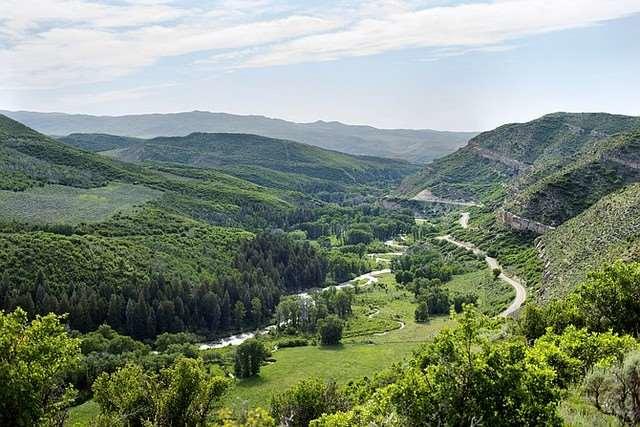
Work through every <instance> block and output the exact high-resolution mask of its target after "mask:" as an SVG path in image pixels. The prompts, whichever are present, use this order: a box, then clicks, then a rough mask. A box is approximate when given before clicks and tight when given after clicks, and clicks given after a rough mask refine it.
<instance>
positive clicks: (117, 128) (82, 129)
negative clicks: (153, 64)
mask: <svg viewBox="0 0 640 427" xmlns="http://www.w3.org/2000/svg"><path fill="white" fill-rule="evenodd" d="M0 113H1V114H5V115H7V116H9V117H11V118H13V119H15V120H18V121H20V122H22V123H25V124H26V125H28V126H30V127H32V128H33V129H36V130H38V131H40V132H42V133H45V134H47V135H59V136H62V135H69V134H72V133H102V134H112V135H127V136H132V137H138V138H154V137H158V136H185V135H189V134H191V133H193V132H207V133H237V134H253V135H263V136H266V137H269V138H276V139H285V140H291V141H298V142H301V143H304V144H309V145H313V146H316V147H321V148H325V149H329V150H337V151H340V152H344V153H349V154H356V155H369V156H378V157H388V158H394V159H404V160H408V161H410V162H414V163H424V162H426V161H429V160H432V159H435V158H437V157H441V156H443V155H446V154H449V153H451V152H453V151H454V150H455V149H456V148H458V147H461V146H462V145H464V144H465V143H466V142H467V141H468V140H469V139H470V138H471V137H473V136H475V135H476V134H477V133H476V132H446V131H436V130H431V129H416V130H413V129H377V128H374V127H371V126H357V125H347V124H344V123H340V122H335V121H331V122H327V121H321V120H318V121H316V122H313V123H294V122H288V121H285V120H280V119H272V118H269V117H264V116H255V115H252V116H241V115H235V114H226V113H212V112H208V111H191V112H182V113H169V114H137V115H126V116H91V115H87V114H64V113H38V112H30V111H0Z"/></svg>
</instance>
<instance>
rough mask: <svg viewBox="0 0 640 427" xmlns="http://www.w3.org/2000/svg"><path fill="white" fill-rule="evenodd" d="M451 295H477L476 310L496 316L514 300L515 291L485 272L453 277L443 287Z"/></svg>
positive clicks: (488, 272) (487, 271)
mask: <svg viewBox="0 0 640 427" xmlns="http://www.w3.org/2000/svg"><path fill="white" fill-rule="evenodd" d="M445 287H446V288H447V289H449V291H451V292H452V293H467V292H472V293H475V294H476V295H478V308H479V309H480V310H482V311H483V312H484V313H486V314H488V315H496V314H498V313H500V312H501V311H502V310H504V309H505V308H507V307H508V306H509V304H511V301H513V299H514V298H515V295H516V293H515V291H514V290H513V288H512V287H511V286H509V285H508V284H506V283H505V282H503V281H502V280H498V279H494V278H493V275H492V273H491V272H490V271H489V270H487V269H483V270H478V271H473V272H471V273H466V274H461V275H459V276H453V279H451V281H450V282H449V283H447V284H446V285H445Z"/></svg>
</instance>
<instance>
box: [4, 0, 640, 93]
mask: <svg viewBox="0 0 640 427" xmlns="http://www.w3.org/2000/svg"><path fill="white" fill-rule="evenodd" d="M301 3H302V4H305V3H306V5H304V6H301V5H300V3H296V2H283V1H275V0H219V1H217V2H215V3H202V4H198V5H193V4H191V5H190V6H188V7H187V6H184V4H183V3H180V2H172V1H154V0H144V1H133V0H129V1H125V2H120V3H118V4H115V3H113V2H111V3H100V2H98V1H97V0H95V1H90V0H37V1H36V0H3V1H2V2H1V3H0V64H2V66H1V67H0V81H1V82H2V83H1V85H2V86H4V87H13V88H19V87H22V88H43V87H47V88H50V87H60V86H65V85H75V84H83V83H93V82H102V81H110V80H114V79H117V78H119V77H122V76H126V75H129V74H131V73H133V72H136V71H139V70H141V69H144V68H145V67H149V66H151V65H154V64H156V63H157V62H158V61H159V60H161V59H163V58H171V57H178V56H181V55H189V54H194V53H203V52H204V53H207V54H209V55H210V58H209V59H208V60H206V59H205V60H202V59H199V60H197V61H194V66H206V65H204V64H209V65H210V64H217V66H218V67H222V68H226V69H234V68H251V67H267V66H274V65H285V64H292V63H300V62H313V61H327V60H334V59H339V58H345V57H352V56H363V55H371V54H378V53H383V52H388V51H394V50H400V49H407V48H433V49H434V54H433V57H437V56H438V55H439V56H440V57H442V56H447V55H449V56H451V55H459V54H464V53H467V52H469V51H478V50H483V49H484V50H487V49H489V50H491V49H494V50H495V49H499V48H501V46H510V45H512V43H511V42H512V41H513V40H515V39H518V38H521V37H524V36H527V35H531V34H538V33H544V32H550V31H558V30H563V29H569V28H578V27H583V26H588V25H594V24H597V23H599V22H602V21H605V20H609V19H616V18H621V17H624V16H627V15H629V14H632V13H638V12H640V1H638V0H495V1H487V2H484V3H469V4H463V5H458V6H433V4H434V2H433V1H417V0H409V1H406V0H405V1H403V0H370V1H348V0H343V1H339V2H338V3H337V5H334V6H332V7H329V6H326V4H324V3H323V5H319V4H317V3H311V2H301ZM309 3H311V4H309ZM436 4H440V2H437V3H436ZM430 5H431V6H430ZM321 6H322V7H321ZM442 49H445V50H442ZM446 49H450V50H449V51H448V50H446Z"/></svg>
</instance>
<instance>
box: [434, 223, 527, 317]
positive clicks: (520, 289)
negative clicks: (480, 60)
mask: <svg viewBox="0 0 640 427" xmlns="http://www.w3.org/2000/svg"><path fill="white" fill-rule="evenodd" d="M436 239H437V240H444V241H447V242H449V243H452V244H454V245H456V246H458V247H461V248H464V249H466V250H468V251H471V252H473V253H474V254H476V255H481V256H484V260H485V261H486V263H487V266H488V267H489V268H490V269H491V270H493V269H496V268H499V269H500V270H502V267H501V266H500V263H498V260H497V259H495V258H492V257H490V256H488V255H487V254H486V253H485V252H484V251H483V250H481V249H479V248H478V247H477V246H475V245H474V244H473V243H469V242H463V241H460V240H456V239H454V238H453V237H452V236H451V235H449V234H447V235H446V236H438V237H436ZM498 278H499V279H500V280H502V281H503V282H506V283H507V284H508V285H510V286H511V287H512V288H513V289H514V290H515V291H516V297H515V298H514V299H513V301H512V302H511V305H509V307H507V308H506V309H505V310H504V311H503V312H502V313H500V314H499V316H500V317H509V316H511V315H512V314H513V313H515V312H516V311H517V310H518V309H519V308H520V307H521V306H522V304H524V302H525V300H526V299H527V290H526V289H525V287H524V286H522V283H521V282H520V281H519V280H517V279H514V278H512V277H509V276H507V275H506V274H504V273H500V276H498Z"/></svg>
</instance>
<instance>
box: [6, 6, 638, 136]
mask: <svg viewBox="0 0 640 427" xmlns="http://www.w3.org/2000/svg"><path fill="white" fill-rule="evenodd" d="M639 14H640V2H638V1H633V0H616V1H601V0H571V1H566V2H554V1H548V0H503V1H498V0H496V1H477V0H469V1H464V2H461V1H452V0H375V1H342V0H333V1H329V2H323V4H322V5H313V6H309V4H308V2H303V1H292V0H289V1H284V2H283V1H280V2H276V1H272V0H222V1H216V2H213V3H210V2H203V1H199V0H190V1H186V2H185V1H183V2H176V1H171V0H162V1H151V0H149V1H144V2H134V1H129V0H123V1H118V2H114V1H110V0H108V1H107V0H104V1H102V0H100V1H99V0H96V1H88V0H73V1H72V0H55V1H54V0H45V1H41V2H38V4H37V7H36V5H35V4H32V2H31V1H18V0H7V1H6V2H3V4H2V5H0V16H3V19H2V20H1V21H0V63H2V64H3V65H5V67H3V69H2V70H0V109H3V110H13V111H15V110H23V111H41V112H65V113H71V114H91V115H113V116H121V115H129V114H151V113H175V112H188V111H194V110H199V111H211V112H221V113H228V114H239V115H259V116H266V117H270V118H277V119H283V120H288V121H294V122H298V123H311V122H315V121H318V120H323V121H339V122H342V123H346V124H354V125H369V126H374V127H378V128H385V129H399V128H402V129H435V130H450V131H481V130H487V129H492V128H495V127H496V126H498V125H501V124H504V123H510V122H525V121H528V120H531V119H534V118H536V117H539V116H542V115H544V114H548V113H552V112H557V111H570V112H608V113H614V114H627V115H640V106H638V104H637V102H636V100H637V99H638V97H639V96H640V85H639V84H638V80H639V79H638V77H637V70H638V69H640V46H639V45H638V43H632V42H630V41H633V40H639V39H640V15H639Z"/></svg>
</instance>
